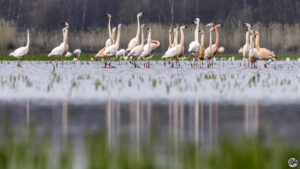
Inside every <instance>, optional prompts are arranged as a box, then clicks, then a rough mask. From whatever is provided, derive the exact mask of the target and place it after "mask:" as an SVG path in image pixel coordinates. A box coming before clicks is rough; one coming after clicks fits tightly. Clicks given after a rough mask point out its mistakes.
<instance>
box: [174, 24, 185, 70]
mask: <svg viewBox="0 0 300 169" xmlns="http://www.w3.org/2000/svg"><path fill="white" fill-rule="evenodd" d="M186 28H187V26H185V25H184V26H181V27H180V43H179V45H178V51H177V55H176V56H175V59H176V65H177V66H179V67H180V62H179V60H178V59H179V58H180V57H182V56H183V54H184V32H183V31H184V29H186Z"/></svg>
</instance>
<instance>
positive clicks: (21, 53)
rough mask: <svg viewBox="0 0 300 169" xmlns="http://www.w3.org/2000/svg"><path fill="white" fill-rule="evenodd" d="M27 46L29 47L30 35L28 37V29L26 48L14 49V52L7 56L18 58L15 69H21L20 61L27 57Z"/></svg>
mask: <svg viewBox="0 0 300 169" xmlns="http://www.w3.org/2000/svg"><path fill="white" fill-rule="evenodd" d="M29 45H30V35H29V29H27V44H26V46H23V47H20V48H18V49H16V50H15V51H14V52H12V53H10V54H9V56H14V57H16V58H18V64H17V68H19V67H20V68H22V65H21V59H22V58H23V57H24V56H25V55H27V53H28V52H29Z"/></svg>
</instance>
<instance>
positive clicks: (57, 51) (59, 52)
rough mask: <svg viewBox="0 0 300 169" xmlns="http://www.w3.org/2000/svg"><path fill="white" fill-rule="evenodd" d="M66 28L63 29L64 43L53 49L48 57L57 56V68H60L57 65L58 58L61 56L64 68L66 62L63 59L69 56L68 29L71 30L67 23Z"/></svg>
mask: <svg viewBox="0 0 300 169" xmlns="http://www.w3.org/2000/svg"><path fill="white" fill-rule="evenodd" d="M65 26H66V27H65V28H63V37H64V38H63V42H62V43H61V44H60V45H59V46H57V47H55V48H54V49H52V51H51V52H50V53H49V55H48V57H52V56H56V67H58V63H57V57H59V56H61V62H62V66H63V65H64V60H63V57H64V56H65V55H66V54H67V52H68V49H69V45H68V29H69V24H68V23H67V22H65Z"/></svg>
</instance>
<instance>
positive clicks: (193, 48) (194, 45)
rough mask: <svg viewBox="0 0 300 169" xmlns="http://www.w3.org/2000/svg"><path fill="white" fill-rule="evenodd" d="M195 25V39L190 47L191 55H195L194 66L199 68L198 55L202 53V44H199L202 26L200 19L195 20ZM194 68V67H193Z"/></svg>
mask: <svg viewBox="0 0 300 169" xmlns="http://www.w3.org/2000/svg"><path fill="white" fill-rule="evenodd" d="M194 24H196V29H195V34H194V36H195V38H194V41H193V42H191V43H190V45H189V50H188V52H189V53H192V54H193V55H194V58H195V61H194V65H195V66H196V67H197V62H198V61H197V59H198V54H199V51H200V43H199V24H200V19H199V18H196V19H195V20H194ZM191 66H192V65H191Z"/></svg>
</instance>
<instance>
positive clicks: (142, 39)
mask: <svg viewBox="0 0 300 169" xmlns="http://www.w3.org/2000/svg"><path fill="white" fill-rule="evenodd" d="M141 41H142V42H141V45H142V46H144V28H142V37H141Z"/></svg>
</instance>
